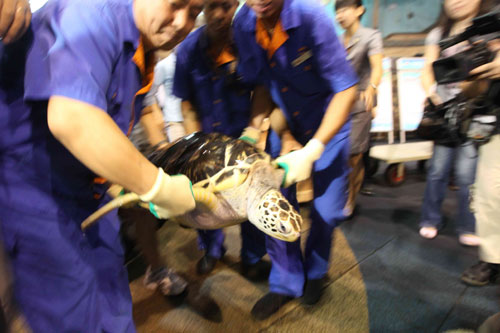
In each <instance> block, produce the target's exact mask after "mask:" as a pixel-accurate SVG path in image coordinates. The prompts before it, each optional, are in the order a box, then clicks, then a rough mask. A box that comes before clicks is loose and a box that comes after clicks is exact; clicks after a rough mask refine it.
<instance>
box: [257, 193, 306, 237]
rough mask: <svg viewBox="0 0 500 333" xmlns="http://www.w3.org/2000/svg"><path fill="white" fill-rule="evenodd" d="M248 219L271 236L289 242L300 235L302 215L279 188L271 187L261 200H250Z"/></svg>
mask: <svg viewBox="0 0 500 333" xmlns="http://www.w3.org/2000/svg"><path fill="white" fill-rule="evenodd" d="M248 220H249V221H250V223H252V224H253V225H255V226H256V227H257V228H258V229H260V230H261V231H263V232H264V233H266V234H268V235H269V236H271V237H274V238H277V239H281V240H284V241H287V242H293V241H296V240H297V239H298V238H299V236H300V230H301V227H302V216H300V214H299V213H297V211H296V210H295V208H293V206H292V205H291V204H290V203H289V202H288V200H287V199H286V198H285V197H284V196H283V194H281V192H280V191H279V190H275V189H270V190H269V191H267V192H266V193H265V194H264V195H263V196H262V197H261V199H260V200H249V205H248Z"/></svg>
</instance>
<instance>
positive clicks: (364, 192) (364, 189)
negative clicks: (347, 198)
mask: <svg viewBox="0 0 500 333" xmlns="http://www.w3.org/2000/svg"><path fill="white" fill-rule="evenodd" d="M359 193H360V194H362V195H368V196H371V197H372V196H374V195H375V192H373V189H372V188H370V187H362V188H361V190H359Z"/></svg>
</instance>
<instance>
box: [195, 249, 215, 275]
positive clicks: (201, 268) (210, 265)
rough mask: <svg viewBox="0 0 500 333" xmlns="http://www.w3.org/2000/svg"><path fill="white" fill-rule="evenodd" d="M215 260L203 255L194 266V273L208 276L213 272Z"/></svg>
mask: <svg viewBox="0 0 500 333" xmlns="http://www.w3.org/2000/svg"><path fill="white" fill-rule="evenodd" d="M217 260H219V259H217V258H215V257H212V256H210V255H208V254H205V255H204V256H203V258H201V259H200V260H199V261H198V263H197V264H196V272H197V273H198V274H200V275H204V274H208V273H210V272H211V271H213V270H214V268H215V264H217Z"/></svg>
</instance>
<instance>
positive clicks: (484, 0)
mask: <svg viewBox="0 0 500 333" xmlns="http://www.w3.org/2000/svg"><path fill="white" fill-rule="evenodd" d="M341 1H342V0H341ZM347 1H348V0H347ZM495 1H496V0H481V3H480V4H479V11H478V13H477V16H481V15H484V14H486V13H488V12H489V11H491V10H492V9H493V7H494V2H495ZM452 25H453V20H452V19H450V18H449V17H448V15H446V11H445V9H444V1H443V4H442V6H441V14H439V18H438V20H437V21H436V27H439V28H441V32H442V33H441V38H446V37H448V36H449V34H450V30H451V27H452Z"/></svg>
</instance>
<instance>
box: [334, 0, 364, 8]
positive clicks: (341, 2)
mask: <svg viewBox="0 0 500 333" xmlns="http://www.w3.org/2000/svg"><path fill="white" fill-rule="evenodd" d="M361 6H363V2H362V1H361V0H337V1H335V9H336V10H337V9H340V8H344V7H361Z"/></svg>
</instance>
